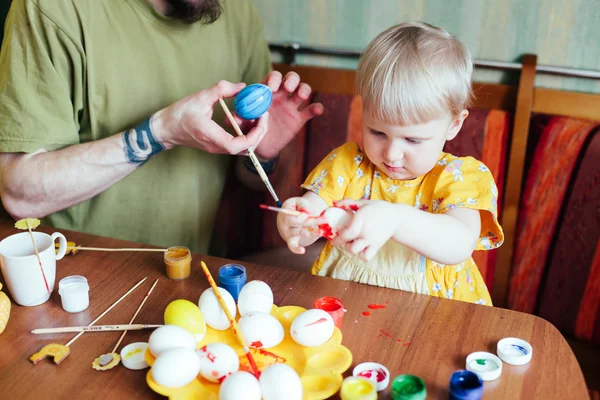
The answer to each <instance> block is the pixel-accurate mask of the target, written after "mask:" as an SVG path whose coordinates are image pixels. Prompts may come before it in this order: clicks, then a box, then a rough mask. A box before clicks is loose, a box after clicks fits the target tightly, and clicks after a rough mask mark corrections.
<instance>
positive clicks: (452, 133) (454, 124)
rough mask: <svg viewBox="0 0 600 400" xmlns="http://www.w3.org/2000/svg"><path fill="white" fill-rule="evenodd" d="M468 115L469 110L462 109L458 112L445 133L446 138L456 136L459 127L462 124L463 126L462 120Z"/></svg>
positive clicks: (450, 138) (449, 138)
mask: <svg viewBox="0 0 600 400" xmlns="http://www.w3.org/2000/svg"><path fill="white" fill-rule="evenodd" d="M468 116H469V112H468V111H467V110H462V111H461V112H460V114H458V116H457V117H456V118H454V120H452V123H451V124H450V126H449V127H448V133H447V134H446V140H452V139H454V138H455V137H456V135H458V132H459V131H460V128H462V126H463V122H465V119H466V118H467V117H468Z"/></svg>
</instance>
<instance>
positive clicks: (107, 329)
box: [31, 324, 163, 335]
mask: <svg viewBox="0 0 600 400" xmlns="http://www.w3.org/2000/svg"><path fill="white" fill-rule="evenodd" d="M161 326H163V325H150V324H123V325H94V326H88V325H86V326H61V327H56V328H39V329H34V330H32V331H31V333H33V334H35V335H44V334H47V333H65V332H113V331H127V330H130V331H137V330H141V329H154V328H160V327H161Z"/></svg>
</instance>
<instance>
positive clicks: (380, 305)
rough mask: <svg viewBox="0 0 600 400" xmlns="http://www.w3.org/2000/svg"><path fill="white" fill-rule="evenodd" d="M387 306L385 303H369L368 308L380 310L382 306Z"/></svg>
mask: <svg viewBox="0 0 600 400" xmlns="http://www.w3.org/2000/svg"><path fill="white" fill-rule="evenodd" d="M386 307H387V306H386V305H385V304H369V308H370V309H371V310H380V309H382V308H386Z"/></svg>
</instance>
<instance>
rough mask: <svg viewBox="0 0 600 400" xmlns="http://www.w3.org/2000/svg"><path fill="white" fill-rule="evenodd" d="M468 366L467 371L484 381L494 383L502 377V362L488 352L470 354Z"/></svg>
mask: <svg viewBox="0 0 600 400" xmlns="http://www.w3.org/2000/svg"><path fill="white" fill-rule="evenodd" d="M466 364H467V366H466V368H467V371H471V372H475V373H476V374H477V375H479V377H480V378H481V379H482V380H484V381H493V380H496V379H498V378H499V377H500V375H502V360H500V359H499V358H498V357H497V356H496V355H495V354H492V353H488V352H486V351H476V352H474V353H471V354H469V355H468V356H467V363H466Z"/></svg>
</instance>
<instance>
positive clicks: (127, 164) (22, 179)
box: [0, 128, 164, 219]
mask: <svg viewBox="0 0 600 400" xmlns="http://www.w3.org/2000/svg"><path fill="white" fill-rule="evenodd" d="M140 144H141V146H140ZM163 148H164V147H162V145H161V144H160V143H158V142H157V141H156V140H155V139H154V137H153V136H152V134H151V133H150V132H142V130H140V129H137V128H136V129H132V130H129V131H126V132H122V133H119V134H116V135H113V136H110V137H108V138H105V139H102V140H98V141H93V142H89V143H83V144H78V145H73V146H70V147H67V148H64V149H61V150H56V151H43V150H42V151H38V152H36V153H32V154H25V153H4V154H0V168H1V169H2V171H1V173H2V176H1V177H2V181H1V196H2V203H3V204H4V207H5V209H6V211H7V212H8V213H9V214H10V215H12V216H13V217H14V218H16V219H20V218H24V217H37V218H41V217H44V216H46V215H48V214H52V213H54V212H57V211H60V210H63V209H65V208H68V207H71V206H73V205H75V204H78V203H80V202H82V201H85V200H88V199H90V198H92V197H94V196H95V195H97V194H99V193H101V192H103V191H104V190H106V189H108V188H109V187H110V186H112V185H114V184H115V183H116V182H118V181H120V180H121V179H123V178H124V177H126V176H127V175H129V174H130V173H131V172H133V171H134V170H135V169H136V168H137V167H139V166H140V165H142V164H143V163H144V162H145V161H147V159H149V158H150V157H151V156H152V155H154V154H156V153H157V152H159V151H160V150H162V149H163Z"/></svg>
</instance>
